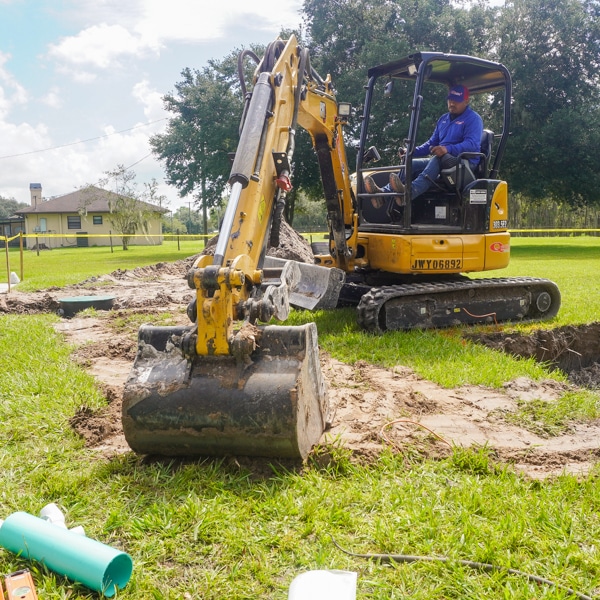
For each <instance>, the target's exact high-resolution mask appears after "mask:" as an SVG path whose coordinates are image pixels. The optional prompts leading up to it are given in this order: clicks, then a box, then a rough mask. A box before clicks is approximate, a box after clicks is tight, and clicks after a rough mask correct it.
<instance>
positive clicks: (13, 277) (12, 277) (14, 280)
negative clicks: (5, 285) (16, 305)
mask: <svg viewBox="0 0 600 600" xmlns="http://www.w3.org/2000/svg"><path fill="white" fill-rule="evenodd" d="M20 281H21V280H20V279H19V276H18V275H17V274H16V273H15V272H14V271H11V273H10V284H11V285H16V284H17V283H20Z"/></svg>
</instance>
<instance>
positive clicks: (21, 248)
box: [19, 231, 25, 281]
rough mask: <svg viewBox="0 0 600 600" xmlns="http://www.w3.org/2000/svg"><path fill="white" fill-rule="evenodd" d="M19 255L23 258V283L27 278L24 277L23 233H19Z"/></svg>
mask: <svg viewBox="0 0 600 600" xmlns="http://www.w3.org/2000/svg"><path fill="white" fill-rule="evenodd" d="M19 255H20V257H21V281H23V280H24V279H25V278H24V277H23V232H22V231H19Z"/></svg>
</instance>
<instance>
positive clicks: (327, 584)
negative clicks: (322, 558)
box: [288, 570, 357, 600]
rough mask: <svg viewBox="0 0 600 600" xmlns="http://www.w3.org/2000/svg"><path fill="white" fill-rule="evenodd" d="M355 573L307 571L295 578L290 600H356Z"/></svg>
mask: <svg viewBox="0 0 600 600" xmlns="http://www.w3.org/2000/svg"><path fill="white" fill-rule="evenodd" d="M356 578H357V573H356V572H355V571H338V570H331V571H327V570H316V571H307V572H306V573H302V574H300V575H298V576H297V577H295V578H294V580H293V581H292V584H291V585H290V589H289V593H288V600H356Z"/></svg>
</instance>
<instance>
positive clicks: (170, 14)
mask: <svg viewBox="0 0 600 600" xmlns="http://www.w3.org/2000/svg"><path fill="white" fill-rule="evenodd" d="M124 5H125V6H124ZM300 6H301V1H300V0H292V1H291V2H288V3H287V5H284V3H281V1H280V0H257V1H255V2H254V3H248V2H247V0H228V1H227V2H223V3H222V5H221V6H220V7H219V8H218V9H217V8H215V9H214V10H210V11H203V12H202V16H201V17H198V3H197V0H170V1H169V2H165V1H164V0H141V1H138V3H137V7H136V3H135V2H129V3H116V2H114V1H113V0H104V1H103V2H86V1H83V2H81V3H79V2H78V3H77V6H76V10H77V11H78V13H77V16H78V18H79V19H81V20H83V22H85V25H84V28H83V29H82V30H81V31H80V32H79V33H78V34H77V35H75V36H70V37H65V38H63V39H62V40H60V42H58V43H57V44H52V45H51V46H50V48H49V52H48V55H49V56H50V57H51V58H53V59H56V60H57V61H58V62H59V64H60V65H62V70H63V72H66V70H67V69H65V66H68V67H69V69H73V67H77V69H76V70H74V71H73V72H72V75H73V76H74V77H77V78H79V80H82V79H81V78H82V72H83V73H84V78H86V77H87V78H89V77H90V73H89V71H85V69H84V68H87V69H90V68H91V69H109V68H115V67H118V66H120V65H121V60H122V59H124V58H127V57H142V56H147V55H148V54H149V53H152V54H154V55H158V54H159V53H160V50H161V49H162V48H164V46H165V45H166V44H168V43H169V42H188V43H189V42H192V43H203V42H209V41H213V40H216V39H219V38H222V37H223V36H224V35H226V33H227V32H230V31H231V30H232V29H238V30H240V24H244V28H246V29H247V28H248V24H251V26H252V28H253V29H254V30H258V31H260V30H264V31H278V30H279V28H280V27H295V26H297V25H298V24H299V22H300V16H299V10H300ZM136 8H137V10H136ZM89 23H94V24H93V25H89ZM97 23H100V24H97ZM240 31H241V30H240ZM232 45H235V41H234V40H232Z"/></svg>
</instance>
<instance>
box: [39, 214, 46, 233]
mask: <svg viewBox="0 0 600 600" xmlns="http://www.w3.org/2000/svg"><path fill="white" fill-rule="evenodd" d="M40 231H48V223H47V221H46V217H40Z"/></svg>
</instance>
